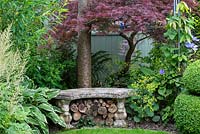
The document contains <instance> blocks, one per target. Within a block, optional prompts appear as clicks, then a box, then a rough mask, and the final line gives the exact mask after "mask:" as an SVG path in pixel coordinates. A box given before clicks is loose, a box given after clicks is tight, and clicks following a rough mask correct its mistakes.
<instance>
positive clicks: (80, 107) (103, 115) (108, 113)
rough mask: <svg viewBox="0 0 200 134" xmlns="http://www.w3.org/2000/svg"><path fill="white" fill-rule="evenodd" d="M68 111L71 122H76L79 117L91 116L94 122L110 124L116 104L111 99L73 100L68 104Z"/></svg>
mask: <svg viewBox="0 0 200 134" xmlns="http://www.w3.org/2000/svg"><path fill="white" fill-rule="evenodd" d="M70 112H71V115H72V119H73V122H78V121H79V120H80V119H81V118H86V117H93V121H94V123H96V124H106V125H108V126H112V125H113V122H114V115H115V113H116V112H117V105H116V101H114V100H111V99H84V100H75V101H72V102H71V104H70Z"/></svg>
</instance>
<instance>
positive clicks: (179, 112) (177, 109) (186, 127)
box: [174, 94, 200, 134]
mask: <svg viewBox="0 0 200 134" xmlns="http://www.w3.org/2000/svg"><path fill="white" fill-rule="evenodd" d="M174 119H175V121H176V126H177V128H178V129H179V130H180V131H181V132H183V133H186V134H189V133H190V134H199V133H200V97H196V96H192V95H187V94H180V95H179V96H178V97H177V98H176V100H175V104H174Z"/></svg>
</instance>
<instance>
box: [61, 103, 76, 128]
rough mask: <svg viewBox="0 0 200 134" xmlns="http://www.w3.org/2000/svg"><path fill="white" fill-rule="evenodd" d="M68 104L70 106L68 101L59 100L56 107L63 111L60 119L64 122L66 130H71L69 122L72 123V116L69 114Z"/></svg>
mask: <svg viewBox="0 0 200 134" xmlns="http://www.w3.org/2000/svg"><path fill="white" fill-rule="evenodd" d="M69 104H70V101H66V100H61V101H59V103H58V106H59V107H60V108H61V109H62V111H63V113H62V114H61V115H60V117H61V118H62V119H63V120H64V121H65V123H66V129H71V128H73V126H72V125H71V124H70V122H71V121H72V116H71V114H70V112H69Z"/></svg>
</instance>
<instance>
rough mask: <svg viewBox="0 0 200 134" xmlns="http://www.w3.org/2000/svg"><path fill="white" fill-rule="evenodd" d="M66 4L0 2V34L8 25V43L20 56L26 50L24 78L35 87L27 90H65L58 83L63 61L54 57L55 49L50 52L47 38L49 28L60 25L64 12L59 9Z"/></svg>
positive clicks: (55, 0)
mask: <svg viewBox="0 0 200 134" xmlns="http://www.w3.org/2000/svg"><path fill="white" fill-rule="evenodd" d="M66 4H67V2H64V3H63V1H61V0H50V1H46V0H36V1H30V0H25V1H21V0H14V1H9V2H8V1H7V0H1V2H0V30H4V29H5V28H7V26H8V25H9V24H12V27H11V31H12V41H13V42H14V45H13V46H12V48H14V49H16V48H18V49H19V51H21V52H22V53H23V51H24V50H27V49H28V51H29V53H30V54H29V55H30V56H29V57H28V60H27V62H28V64H27V65H28V67H27V71H26V75H27V79H29V80H30V81H31V82H32V83H33V84H34V85H35V86H30V87H31V88H32V87H39V86H41V87H44V86H45V87H49V88H64V87H66V86H64V87H62V85H64V84H63V82H62V79H63V75H64V74H63V72H64V71H65V69H66V68H67V67H66V65H65V64H66V63H65V62H66V61H67V60H63V59H62V60H61V57H59V56H58V55H57V54H56V53H57V50H56V49H57V48H56V49H52V46H50V42H51V39H50V38H49V37H48V34H47V33H48V31H51V30H52V26H54V25H56V24H58V23H59V22H61V20H62V18H63V16H62V13H63V12H66V11H67V9H65V8H63V7H64V6H65V5H66ZM46 44H47V45H46ZM44 45H46V46H44ZM54 45H55V43H54ZM42 48H43V49H42ZM50 48H51V50H49V49H50ZM54 48H55V47H54ZM41 49H42V50H41ZM45 49H46V50H45ZM41 51H43V52H41ZM44 51H45V52H44ZM63 51H64V50H63ZM67 69H68V68H67ZM67 75H68V74H67ZM33 84H30V85H33ZM65 85H66V84H65Z"/></svg>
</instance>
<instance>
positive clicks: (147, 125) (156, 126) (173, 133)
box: [127, 121, 178, 134]
mask: <svg viewBox="0 0 200 134" xmlns="http://www.w3.org/2000/svg"><path fill="white" fill-rule="evenodd" d="M127 123H128V127H129V128H142V129H150V130H159V131H167V132H169V134H178V131H177V130H176V128H175V125H174V124H172V123H168V124H166V125H164V124H161V123H153V122H148V121H146V122H142V123H135V122H133V121H127Z"/></svg>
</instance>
